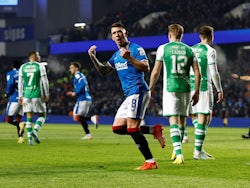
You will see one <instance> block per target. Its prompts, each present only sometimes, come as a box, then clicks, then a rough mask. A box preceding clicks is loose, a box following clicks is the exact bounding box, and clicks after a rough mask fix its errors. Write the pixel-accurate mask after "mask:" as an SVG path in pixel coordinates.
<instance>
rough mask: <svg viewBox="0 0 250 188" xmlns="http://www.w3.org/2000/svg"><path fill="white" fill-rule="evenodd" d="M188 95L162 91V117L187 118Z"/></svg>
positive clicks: (187, 93)
mask: <svg viewBox="0 0 250 188" xmlns="http://www.w3.org/2000/svg"><path fill="white" fill-rule="evenodd" d="M189 103H190V93H189V92H185V93H183V92H167V91H163V101H162V110H163V113H162V114H163V116H177V115H178V116H179V115H181V116H188V114H189Z"/></svg>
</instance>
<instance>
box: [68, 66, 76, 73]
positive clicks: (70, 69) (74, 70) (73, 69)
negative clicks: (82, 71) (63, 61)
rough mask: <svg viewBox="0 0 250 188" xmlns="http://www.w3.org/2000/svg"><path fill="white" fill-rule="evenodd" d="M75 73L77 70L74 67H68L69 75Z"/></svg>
mask: <svg viewBox="0 0 250 188" xmlns="http://www.w3.org/2000/svg"><path fill="white" fill-rule="evenodd" d="M77 71H78V69H77V68H76V67H75V66H74V65H70V66H69V72H70V74H75V73H76V72H77Z"/></svg>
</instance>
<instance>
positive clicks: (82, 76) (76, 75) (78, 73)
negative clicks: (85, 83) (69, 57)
mask: <svg viewBox="0 0 250 188" xmlns="http://www.w3.org/2000/svg"><path fill="white" fill-rule="evenodd" d="M80 78H85V75H84V74H83V73H82V72H80V71H79V72H77V73H76V74H75V79H80Z"/></svg>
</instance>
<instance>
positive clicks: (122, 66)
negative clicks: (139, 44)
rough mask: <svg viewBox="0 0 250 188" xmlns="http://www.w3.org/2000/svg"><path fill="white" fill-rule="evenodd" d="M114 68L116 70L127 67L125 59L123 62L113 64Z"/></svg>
mask: <svg viewBox="0 0 250 188" xmlns="http://www.w3.org/2000/svg"><path fill="white" fill-rule="evenodd" d="M115 69H116V70H117V71H120V70H124V69H128V62H127V61H125V62H124V63H120V62H118V63H116V64H115Z"/></svg>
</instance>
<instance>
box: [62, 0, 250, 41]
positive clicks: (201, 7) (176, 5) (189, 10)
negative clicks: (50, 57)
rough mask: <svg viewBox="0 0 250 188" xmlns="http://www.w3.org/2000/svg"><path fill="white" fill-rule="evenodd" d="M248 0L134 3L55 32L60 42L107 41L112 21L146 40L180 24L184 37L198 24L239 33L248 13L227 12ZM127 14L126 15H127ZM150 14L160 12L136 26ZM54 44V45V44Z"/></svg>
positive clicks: (248, 22)
mask: <svg viewBox="0 0 250 188" xmlns="http://www.w3.org/2000/svg"><path fill="white" fill-rule="evenodd" d="M247 2H249V0H237V1H235V0H228V1H226V3H225V1H223V0H210V1H206V0H196V1H186V0H164V1H163V0H162V1H161V0H159V1H153V0H146V1H140V0H135V1H131V2H130V3H128V4H126V5H124V6H123V7H120V9H119V10H117V11H116V12H114V13H109V14H106V15H104V16H103V17H102V18H101V19H100V20H99V21H98V22H96V23H87V26H86V27H84V28H83V29H82V28H74V27H72V28H64V29H62V30H60V31H58V34H60V36H61V37H60V40H59V41H60V42H69V41H84V40H101V39H108V38H110V35H109V27H110V25H111V24H112V23H113V22H115V21H122V22H123V23H124V24H125V26H126V28H127V30H128V31H129V35H130V36H150V35H164V34H166V31H167V30H166V29H167V26H168V25H169V24H171V23H180V24H181V25H183V26H184V28H185V33H192V32H197V28H198V27H199V26H200V25H202V24H209V25H211V26H213V27H214V28H216V30H228V29H240V28H241V29H243V28H249V27H250V13H249V11H248V9H246V11H245V12H244V14H243V15H242V16H241V15H236V16H233V15H232V14H230V13H229V12H230V11H231V10H232V9H233V8H235V7H237V6H238V5H240V4H242V3H247ZM128 10H129V11H128ZM152 12H163V13H162V14H160V15H158V16H157V15H154V16H152V21H151V22H149V23H147V24H140V23H139V20H140V19H142V18H143V17H145V16H147V15H148V14H150V13H152ZM57 42H58V41H57Z"/></svg>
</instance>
